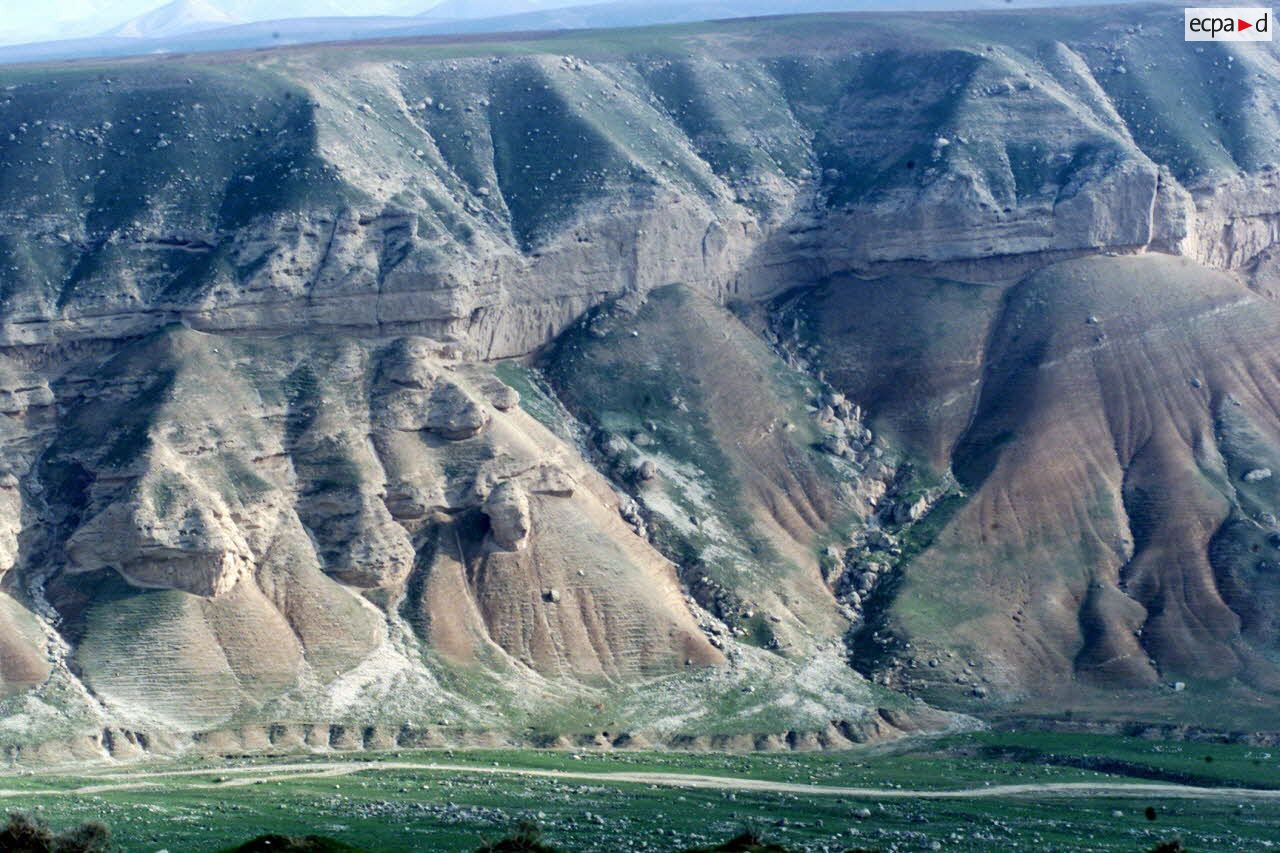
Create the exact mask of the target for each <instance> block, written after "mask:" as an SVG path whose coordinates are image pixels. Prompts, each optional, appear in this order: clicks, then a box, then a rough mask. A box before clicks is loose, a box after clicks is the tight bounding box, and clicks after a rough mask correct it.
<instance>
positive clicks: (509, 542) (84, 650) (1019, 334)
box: [0, 6, 1280, 761]
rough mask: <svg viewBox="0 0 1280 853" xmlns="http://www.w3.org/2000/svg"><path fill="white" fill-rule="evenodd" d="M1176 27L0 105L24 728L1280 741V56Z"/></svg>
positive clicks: (161, 88)
mask: <svg viewBox="0 0 1280 853" xmlns="http://www.w3.org/2000/svg"><path fill="white" fill-rule="evenodd" d="M1180 28H1181V22H1180V20H1179V19H1177V18H1174V17H1171V16H1169V15H1168V8H1167V7H1163V6H1152V7H1146V6H1135V7H1132V8H1130V9H1129V10H1128V11H1127V12H1126V22H1125V24H1124V25H1123V26H1117V25H1115V24H1113V23H1112V22H1110V21H1108V20H1104V19H1100V18H1099V16H1098V15H1096V14H1095V13H1089V12H1082V11H1078V10H1076V11H1073V10H1053V11H1041V12H1036V13H1024V12H1001V13H973V12H966V13H949V14H943V13H936V14H930V15H927V16H920V15H819V16H798V17H789V18H784V19H771V20H742V21H728V22H716V23H704V24H694V25H682V26H672V27H663V28H653V29H636V30H619V31H613V32H609V33H604V34H602V33H592V34H590V35H585V34H584V35H575V34H556V35H553V36H536V35H522V36H519V37H513V38H508V39H507V40H505V41H504V40H500V39H496V38H495V37H488V38H485V39H470V38H457V39H446V38H432V39H426V40H414V39H410V38H402V39H397V40H391V41H384V42H369V43H353V44H342V45H322V46H315V47H298V48H292V49H290V50H289V51H288V52H287V53H285V52H274V51H270V52H261V53H252V54H244V53H237V54H223V55H214V56H200V57H196V58H191V57H174V58H166V59H163V60H155V59H147V60H138V59H134V60H128V61H121V62H108V63H95V64H94V65H93V66H91V67H90V66H87V65H82V64H79V63H68V64H65V65H57V66H51V67H49V68H40V69H29V68H24V69H12V70H7V71H5V70H0V91H2V92H3V97H2V98H0V118H2V119H3V124H4V126H5V127H9V128H12V129H13V130H12V131H11V134H12V136H11V138H5V139H0V202H2V203H0V210H2V211H4V212H3V214H2V215H0V413H3V419H0V505H3V507H4V511H3V512H2V513H0V571H2V572H3V576H2V583H0V647H2V648H3V654H0V685H2V688H3V694H4V698H3V700H2V704H0V716H3V718H4V719H5V721H6V725H5V726H4V727H0V738H3V741H4V744H5V746H6V747H7V748H8V749H9V750H10V754H12V755H15V756H18V757H21V758H23V759H24V760H28V759H29V760H54V761H56V760H60V759H64V758H66V757H68V756H76V755H99V756H100V755H102V754H103V751H104V750H107V751H111V752H114V753H116V754H119V755H125V754H131V753H133V752H136V751H138V750H145V751H152V752H157V753H169V752H175V751H184V750H190V749H196V750H205V749H213V750H224V751H225V750H240V749H248V750H256V749H265V748H271V747H272V745H273V744H312V745H321V746H324V745H330V744H337V745H354V746H362V745H363V746H369V747H373V746H390V745H395V744H401V745H423V744H443V743H464V744H466V743H470V744H484V743H490V744H492V743H519V744H533V745H557V744H559V745H572V744H616V745H632V746H636V745H652V746H668V745H671V746H700V747H704V748H705V747H717V748H819V747H835V746H842V745H847V744H849V743H851V742H866V741H873V740H884V739H890V738H894V737H900V736H902V735H904V734H907V733H910V732H916V731H921V730H928V731H936V730H945V729H948V728H957V727H969V726H973V725H976V724H977V721H978V720H983V719H986V720H1000V721H1009V720H1015V721H1025V720H1028V719H1037V720H1040V719H1044V718H1048V719H1050V720H1051V721H1056V722H1058V723H1062V722H1063V721H1064V720H1066V721H1067V722H1068V723H1069V724H1070V725H1072V726H1076V727H1080V726H1088V725H1107V726H1113V725H1126V726H1136V727H1139V728H1141V727H1143V726H1148V725H1156V726H1163V727H1172V728H1180V729H1190V728H1203V729H1212V730H1216V731H1219V732H1221V731H1224V730H1225V731H1228V732H1232V733H1235V734H1242V733H1253V732H1260V731H1274V720H1275V714H1276V710H1277V707H1278V706H1280V669H1278V667H1280V650H1278V648H1277V639H1276V638H1277V633H1276V625H1275V615H1274V614H1275V612H1276V607H1275V605H1276V603H1277V600H1278V597H1280V571H1277V568H1276V566H1277V565H1278V564H1280V559H1278V558H1277V556H1276V555H1275V553H1274V552H1275V551H1276V547H1277V545H1276V543H1277V542H1280V523H1278V522H1277V520H1276V519H1277V509H1276V507H1277V497H1278V496H1277V494H1276V493H1275V488H1276V486H1275V483H1276V482H1277V479H1276V472H1280V415H1278V414H1277V409H1276V407H1275V406H1274V401H1275V400H1276V399H1280V387H1277V381H1280V373H1277V370H1276V364H1277V363H1280V362H1278V356H1277V353H1275V352H1273V350H1274V349H1275V347H1274V345H1273V343H1272V342H1273V341H1275V340H1280V336H1278V335H1277V332H1280V308H1277V306H1276V303H1275V298H1276V294H1277V292H1280V273H1278V270H1280V267H1278V266H1277V263H1276V257H1277V248H1276V247H1277V243H1278V242H1280V232H1278V231H1277V229H1276V227H1275V223H1276V222H1277V221H1280V184H1278V183H1277V174H1278V173H1277V164H1280V126H1277V125H1278V123H1280V122H1278V120H1277V117H1276V115H1275V114H1274V112H1273V111H1272V110H1271V109H1270V108H1269V107H1268V106H1267V105H1268V104H1270V95H1269V94H1268V93H1270V92H1271V91H1273V90H1274V88H1275V87H1276V85H1277V82H1278V81H1277V79H1276V76H1275V75H1276V69H1277V68H1280V65H1277V64H1276V62H1275V58H1276V57H1275V53H1274V51H1275V48H1274V47H1272V46H1271V45H1270V44H1267V43H1249V44H1221V45H1215V46H1211V48H1209V49H1198V48H1203V46H1202V45H1188V44H1185V43H1184V42H1183V41H1182V38H1181V30H1180ZM286 59H287V61H282V60H286ZM1157 68H1158V69H1159V74H1154V73H1152V74H1139V73H1137V72H1138V71H1139V70H1152V69H1157ZM1068 718H1069V719H1068Z"/></svg>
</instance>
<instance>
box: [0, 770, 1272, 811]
mask: <svg viewBox="0 0 1280 853" xmlns="http://www.w3.org/2000/svg"><path fill="white" fill-rule="evenodd" d="M378 770H424V771H430V772H437V773H458V774H480V775H493V776H522V777H536V778H543V779H567V780H573V781H575V782H595V783H606V784H619V785H661V786H664V787H671V788H702V789H714V790H722V791H724V790H730V791H749V792H757V793H774V794H802V795H807V796H816V797H847V798H850V799H860V800H861V799H882V800H906V799H925V800H966V799H992V798H1001V797H1010V798H1013V797H1055V798H1089V797H1147V798H1149V797H1152V796H1157V797H1164V798H1175V799H1187V800H1237V801H1238V800H1252V801H1258V802H1274V803H1280V790H1264V789H1258V788H1204V787H1197V786H1194V785H1172V784H1165V783H1150V784H1147V783H1141V782H1103V781H1099V782H1037V783H1027V784H1020V785H983V786H981V787H977V788H959V789H947V790H904V789H901V788H849V787H840V786H832V785H805V784H799V783H795V782H774V781H769V780H765V779H744V778H741V777H731V776H704V775H697V774H685V773H655V772H644V771H613V772H599V773H593V772H590V771H585V770H542V769H533V768H520V767H482V766H477V765H467V764H437V763H415V762H405V761H342V762H336V761H335V762H321V763H312V764H303V763H295V764H277V765H266V766H258V767H232V768H206V769H203V770H161V771H155V772H147V771H141V772H137V773H107V774H103V775H102V776H101V777H100V778H101V779H103V780H106V781H103V782H98V783H94V784H91V785H83V786H81V787H78V788H65V789H31V790H21V789H0V798H14V797H56V796H82V795H85V794H101V793H107V792H111V791H130V790H138V789H146V788H156V787H160V786H161V785H162V784H163V783H162V782H161V781H151V780H161V779H165V778H173V777H180V776H210V775H214V774H216V775H219V776H224V777H232V778H227V779H226V780H225V781H221V782H196V783H192V784H189V785H185V786H183V787H184V788H186V789H206V788H207V789H216V788H230V787H241V786H245V785H255V784H258V783H260V782H269V781H284V780H289V779H311V778H324V777H334V776H349V775H352V774H355V773H365V772H371V771H378Z"/></svg>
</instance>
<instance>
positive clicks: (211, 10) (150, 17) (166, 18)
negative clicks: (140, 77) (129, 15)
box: [103, 0, 239, 39]
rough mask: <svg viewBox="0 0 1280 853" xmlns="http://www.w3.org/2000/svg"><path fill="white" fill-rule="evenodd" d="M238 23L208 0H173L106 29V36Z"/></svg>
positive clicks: (145, 35)
mask: <svg viewBox="0 0 1280 853" xmlns="http://www.w3.org/2000/svg"><path fill="white" fill-rule="evenodd" d="M236 23H239V21H238V20H237V19H236V18H234V17H232V16H231V15H229V14H227V13H226V12H224V11H223V10H222V9H219V8H218V7H217V6H215V5H214V4H213V3H211V2H209V0H174V2H172V3H167V4H165V5H164V6H161V7H160V8H159V9H155V10H154V11H151V12H147V13H146V14H145V15H140V16H139V17H136V18H133V19H132V20H130V21H127V22H125V23H123V24H121V25H119V26H118V27H113V28H111V29H110V30H107V31H106V32H105V33H103V35H104V36H105V37H107V38H135V39H154V38H165V37H169V36H180V35H186V34H188V33H194V32H199V31H200V30H211V29H215V28H217V27H225V26H230V25H232V24H236Z"/></svg>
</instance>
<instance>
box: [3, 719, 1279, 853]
mask: <svg viewBox="0 0 1280 853" xmlns="http://www.w3.org/2000/svg"><path fill="white" fill-rule="evenodd" d="M0 798H3V803H4V805H5V807H6V808H8V809H9V810H28V811H33V812H36V813H38V814H40V815H41V816H42V817H44V818H45V819H46V820H48V821H49V823H51V824H52V825H53V826H54V827H62V826H65V825H70V824H74V823H78V822H81V821H85V820H102V821H104V822H106V823H107V824H108V825H109V826H110V827H111V828H112V831H113V833H114V835H115V837H116V839H117V840H118V841H119V842H120V844H121V846H122V848H123V849H124V850H125V851H158V850H162V849H165V850H169V851H193V853H198V851H217V850H220V849H223V848H225V847H228V846H230V845H233V844H235V843H237V842H240V841H244V840H246V839H247V838H249V837H251V836H253V835H256V834H259V833H264V832H278V833H284V834H293V835H301V834H313V833H314V834H321V835H325V836H329V837H333V838H336V839H339V840H342V841H345V842H347V843H350V844H355V845H359V846H361V847H362V848H367V849H370V850H379V851H410V850H414V851H421V850H433V851H437V850H438V851H455V850H456V851H469V850H474V849H475V848H476V847H477V846H479V845H480V844H481V843H482V842H484V841H486V840H489V841H492V840H494V839H496V838H499V837H501V836H502V835H503V834H505V833H506V832H507V831H509V830H510V829H512V828H513V827H514V826H515V825H516V824H517V823H519V822H520V821H526V820H528V821H534V822H537V823H538V824H540V825H542V826H543V827H544V829H545V831H546V836H547V840H548V841H549V842H551V843H553V844H556V845H558V846H562V847H564V848H566V849H568V850H572V851H618V850H624V849H625V850H655V851H656V850H673V849H681V848H683V847H688V846H693V845H698V844H703V843H707V842H719V841H723V840H724V839H726V838H728V837H730V836H731V835H734V834H736V833H737V832H739V831H741V830H742V829H743V828H744V827H750V828H755V829H758V830H761V831H762V832H763V834H764V835H766V836H767V837H769V838H771V839H773V840H775V841H778V842H779V843H783V844H786V845H787V846H788V847H790V848H793V849H796V850H806V851H828V850H830V851H843V850H846V849H849V848H852V847H864V848H872V849H881V850H884V851H890V850H896V851H902V853H907V851H917V850H920V851H923V850H936V849H942V850H952V851H995V850H999V851H1014V850H1028V851H1030V850H1035V851H1063V853H1065V852H1066V851H1071V853H1084V852H1085V851H1134V853H1140V851H1146V850H1148V849H1150V848H1151V847H1153V846H1154V845H1155V844H1156V843H1157V842H1159V841H1161V840H1164V839H1169V838H1173V837H1179V838H1181V839H1182V840H1183V841H1184V843H1185V844H1186V845H1187V848H1188V849H1189V850H1191V851H1215V853H1216V851H1230V850H1241V851H1245V850H1248V851H1259V850H1266V849H1269V848H1271V847H1272V846H1278V845H1277V839H1280V750H1271V749H1269V748H1264V747H1255V746H1247V745H1234V744H1193V743H1162V742H1155V741H1149V740H1140V739H1131V738H1119V737H1103V736H1092V735H1063V734H1019V733H989V732H988V733H977V734H968V735H961V736H952V737H946V738H940V739H930V740H920V741H914V742H910V743H900V744H896V745H892V746H888V747H879V748H871V749H862V750H856V751H848V752H838V753H786V754H754V755H724V754H698V753H665V754H658V753H642V752H612V753H604V752H564V751H531V750H530V751H511V750H505V751H431V752H409V751H397V752H393V753H374V754H369V753H359V754H355V753H353V754H338V753H329V754H325V755H306V756H300V755H289V756H276V757H265V758H261V757H260V758H226V759H190V760H185V761H180V762H172V763H168V764H147V765H104V766H102V767H100V768H98V769H96V770H93V771H90V772H79V773H77V774H75V775H63V774H61V773H59V772H58V771H39V772H35V771H20V770H14V771H11V772H10V773H8V774H6V775H4V776H2V777H0Z"/></svg>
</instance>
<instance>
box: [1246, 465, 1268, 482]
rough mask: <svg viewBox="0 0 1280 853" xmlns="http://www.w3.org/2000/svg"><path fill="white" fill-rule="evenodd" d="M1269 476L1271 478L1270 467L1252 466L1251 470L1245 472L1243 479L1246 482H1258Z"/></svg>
mask: <svg viewBox="0 0 1280 853" xmlns="http://www.w3.org/2000/svg"><path fill="white" fill-rule="evenodd" d="M1270 478H1271V469H1270V468H1254V469H1253V470H1251V471H1248V472H1246V473H1245V475H1244V481H1245V482H1246V483H1258V482H1261V481H1263V480H1267V479H1270Z"/></svg>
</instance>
